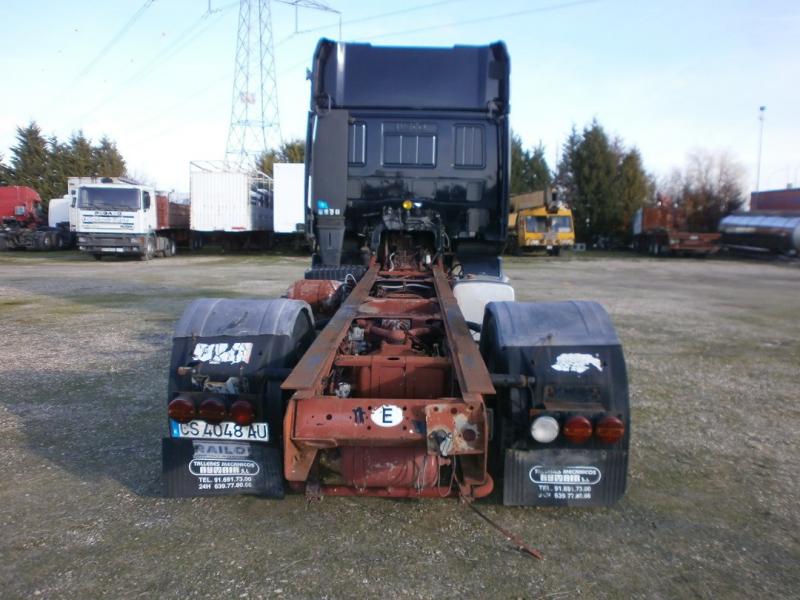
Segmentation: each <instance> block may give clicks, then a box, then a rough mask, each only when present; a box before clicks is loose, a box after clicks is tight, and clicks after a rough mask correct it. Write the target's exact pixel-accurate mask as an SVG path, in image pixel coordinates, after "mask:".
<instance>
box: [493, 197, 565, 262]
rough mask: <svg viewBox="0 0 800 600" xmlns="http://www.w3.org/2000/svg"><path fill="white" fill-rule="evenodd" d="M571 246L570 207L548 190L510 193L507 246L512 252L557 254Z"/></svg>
mask: <svg viewBox="0 0 800 600" xmlns="http://www.w3.org/2000/svg"><path fill="white" fill-rule="evenodd" d="M574 245H575V229H574V227H573V222H572V210H570V209H569V208H567V207H566V206H563V205H560V204H559V203H558V202H557V200H556V197H555V193H554V192H552V191H551V190H546V191H538V192H531V193H529V194H519V195H516V196H511V199H510V210H509V213H508V243H507V246H506V247H507V248H508V250H509V251H510V252H511V253H512V254H517V255H519V254H522V252H531V253H533V252H537V251H539V252H544V253H547V254H549V255H551V256H558V255H559V254H560V253H561V251H562V250H570V249H572V248H573V246H574Z"/></svg>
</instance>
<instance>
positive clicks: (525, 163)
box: [511, 134, 552, 194]
mask: <svg viewBox="0 0 800 600" xmlns="http://www.w3.org/2000/svg"><path fill="white" fill-rule="evenodd" d="M551 180H552V176H551V175H550V168H549V167H548V166H547V160H546V159H545V157H544V146H542V145H541V144H539V146H537V147H536V148H535V149H534V151H533V153H531V152H530V151H528V150H525V148H524V147H523V145H522V138H521V137H520V136H518V135H516V134H512V135H511V194H526V193H528V192H538V191H540V190H544V189H545V188H547V187H549V186H550V183H551Z"/></svg>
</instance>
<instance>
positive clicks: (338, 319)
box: [281, 265, 379, 393]
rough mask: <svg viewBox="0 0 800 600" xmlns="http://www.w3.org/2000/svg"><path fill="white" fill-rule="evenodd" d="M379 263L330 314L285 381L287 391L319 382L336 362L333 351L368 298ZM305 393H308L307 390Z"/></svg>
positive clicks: (306, 387) (304, 387) (304, 388)
mask: <svg viewBox="0 0 800 600" xmlns="http://www.w3.org/2000/svg"><path fill="white" fill-rule="evenodd" d="M378 270H379V266H378V265H373V266H372V267H371V268H370V269H369V270H368V271H367V272H366V273H365V274H364V277H362V278H361V281H359V282H358V285H357V286H356V287H355V289H353V291H352V292H351V293H350V296H348V298H347V300H346V301H345V302H344V303H343V304H342V306H341V307H339V310H338V311H336V314H335V315H333V317H331V320H330V322H329V323H328V325H327V326H326V327H325V329H323V330H322V332H321V333H320V334H319V336H317V339H316V340H314V343H312V344H311V346H310V347H309V349H308V350H307V351H306V353H305V354H304V355H303V358H301V359H300V362H299V363H298V364H297V366H296V367H295V368H294V370H292V373H291V375H289V377H288V378H287V379H286V381H284V382H283V384H282V385H281V388H282V389H284V390H308V388H310V387H312V386H315V385H318V384H319V383H320V381H321V379H322V376H323V373H324V372H325V370H326V369H327V368H329V367H330V364H331V363H332V362H333V358H334V356H335V353H334V352H332V351H331V349H332V348H336V347H337V346H338V345H339V344H340V343H341V341H342V339H343V338H344V336H345V335H346V334H347V330H348V328H349V327H350V322H351V321H352V320H353V317H354V316H355V315H356V313H357V312H358V307H359V306H360V305H361V303H362V302H363V301H364V300H365V299H366V298H367V296H368V295H369V292H370V290H371V289H372V284H373V283H375V278H376V277H377V276H378ZM306 393H308V392H307V391H306Z"/></svg>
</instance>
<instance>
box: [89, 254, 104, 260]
mask: <svg viewBox="0 0 800 600" xmlns="http://www.w3.org/2000/svg"><path fill="white" fill-rule="evenodd" d="M92 256H93V257H94V259H95V260H103V255H102V254H98V253H95V254H92Z"/></svg>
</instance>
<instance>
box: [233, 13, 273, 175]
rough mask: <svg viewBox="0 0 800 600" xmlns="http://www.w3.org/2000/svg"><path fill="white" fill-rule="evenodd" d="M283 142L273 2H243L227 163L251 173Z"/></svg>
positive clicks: (237, 39) (240, 14)
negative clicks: (271, 5) (258, 163)
mask: <svg viewBox="0 0 800 600" xmlns="http://www.w3.org/2000/svg"><path fill="white" fill-rule="evenodd" d="M282 141H283V138H282V136H281V125H280V118H279V114H278V83H277V80H276V77H275V52H274V49H273V44H272V14H271V9H270V0H240V2H239V33H238V36H237V38H236V63H235V72H234V76H233V98H232V101H231V124H230V129H229V130H228V143H227V146H226V149H225V162H226V163H227V164H228V166H229V167H237V168H240V169H246V170H251V169H253V168H254V167H255V163H256V160H258V158H259V157H260V156H261V154H262V153H263V152H265V151H266V150H267V149H269V148H277V147H278V146H279V145H280V144H281V142H282Z"/></svg>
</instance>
